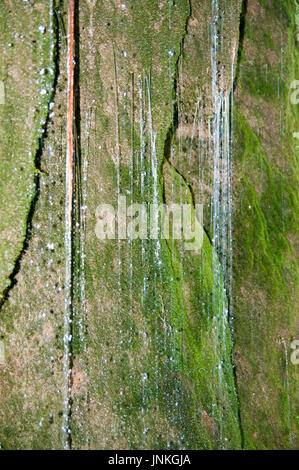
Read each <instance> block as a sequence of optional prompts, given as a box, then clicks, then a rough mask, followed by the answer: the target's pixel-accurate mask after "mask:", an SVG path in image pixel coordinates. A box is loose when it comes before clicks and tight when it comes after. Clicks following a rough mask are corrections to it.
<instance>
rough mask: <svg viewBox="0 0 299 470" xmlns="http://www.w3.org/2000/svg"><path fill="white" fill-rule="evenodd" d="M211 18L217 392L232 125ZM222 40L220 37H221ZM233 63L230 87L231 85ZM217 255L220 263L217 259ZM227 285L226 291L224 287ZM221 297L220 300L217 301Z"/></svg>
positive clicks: (228, 271)
mask: <svg viewBox="0 0 299 470" xmlns="http://www.w3.org/2000/svg"><path fill="white" fill-rule="evenodd" d="M212 12H213V21H212V25H211V67H212V102H213V120H212V128H211V132H212V136H211V137H212V154H213V193H212V200H211V230H212V244H213V248H214V250H213V278H214V289H213V307H214V308H213V310H214V312H215V313H216V316H215V317H214V335H215V338H214V339H215V355H216V357H219V362H218V383H219V393H220V395H221V391H222V388H223V387H225V383H224V377H223V370H222V369H223V367H222V366H223V360H224V358H225V356H226V354H227V350H226V335H227V327H228V326H229V321H228V307H227V301H228V299H227V296H228V295H229V298H230V300H231V297H232V185H231V178H232V176H231V175H232V166H231V165H232V164H231V147H232V136H231V129H232V127H233V121H232V120H231V115H232V105H233V101H232V92H230V91H229V90H224V89H223V84H222V83H220V80H219V71H218V68H217V64H218V44H219V37H218V28H219V20H220V17H219V5H218V0H212ZM220 39H221V41H222V38H220ZM233 65H234V64H232V76H231V86H230V87H232V84H233ZM219 256H220V259H221V264H220V262H219ZM223 281H225V283H226V285H227V292H226V290H225V289H224V287H223ZM219 296H220V301H219ZM219 413H220V416H219V432H220V442H221V445H222V446H223V445H224V443H225V442H226V440H227V439H226V438H225V437H224V435H223V412H222V407H220V411H219Z"/></svg>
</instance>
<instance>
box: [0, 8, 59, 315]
mask: <svg viewBox="0 0 299 470" xmlns="http://www.w3.org/2000/svg"><path fill="white" fill-rule="evenodd" d="M53 10H54V11H53V30H54V31H53V39H54V51H53V66H54V67H53V68H54V78H53V84H52V92H51V95H50V98H49V101H48V111H47V116H46V119H45V123H44V125H43V126H42V131H41V136H40V137H39V139H38V148H37V151H36V153H35V157H34V166H35V170H36V171H35V174H34V190H33V191H34V192H33V197H32V199H31V203H30V207H29V211H28V215H27V219H26V229H25V237H24V241H23V245H22V247H21V250H20V253H19V255H18V257H17V258H16V260H15V263H14V268H13V270H12V273H11V274H10V276H9V285H8V286H7V287H6V289H5V290H4V291H3V292H2V297H1V300H0V313H1V310H2V308H3V306H4V304H5V303H6V302H7V300H8V298H9V296H10V293H11V291H12V289H13V288H14V287H15V285H16V284H17V282H18V281H17V275H18V273H19V271H20V269H21V264H22V260H23V257H24V255H25V253H26V252H27V250H28V247H29V243H30V240H31V237H32V223H33V217H34V214H35V211H36V206H37V202H38V199H39V195H40V179H41V174H43V171H42V167H41V162H42V156H43V151H44V146H45V141H46V139H47V137H48V129H49V124H50V121H51V118H50V115H51V109H50V103H53V102H54V100H55V96H56V91H57V83H58V77H59V61H60V52H61V51H60V30H59V24H58V19H57V14H56V4H55V1H54V2H53Z"/></svg>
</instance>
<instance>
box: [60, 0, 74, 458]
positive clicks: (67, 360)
mask: <svg viewBox="0 0 299 470" xmlns="http://www.w3.org/2000/svg"><path fill="white" fill-rule="evenodd" d="M68 26H69V31H68V53H67V78H68V88H67V97H68V105H67V152H66V175H65V178H66V201H65V235H64V242H65V306H64V308H65V310H64V336H63V346H64V350H63V388H62V396H63V416H62V431H63V432H62V444H63V448H64V449H69V448H70V434H71V430H70V412H71V402H70V391H71V342H72V264H73V260H72V217H73V216H72V214H73V158H74V136H73V124H74V2H73V0H70V1H69V10H68Z"/></svg>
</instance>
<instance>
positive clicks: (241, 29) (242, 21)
mask: <svg viewBox="0 0 299 470" xmlns="http://www.w3.org/2000/svg"><path fill="white" fill-rule="evenodd" d="M247 7H248V0H242V8H241V14H240V23H239V44H238V53H237V65H236V73H235V78H234V81H233V88H232V93H233V94H234V92H235V90H236V87H237V84H238V82H239V79H240V69H241V62H242V56H243V46H244V38H245V29H246V15H247ZM232 112H233V110H232ZM230 122H232V120H231V119H230ZM229 311H230V299H229ZM233 347H234V344H233ZM232 365H233V374H234V382H235V388H236V393H237V400H238V420H239V429H240V434H241V448H242V449H244V447H245V435H244V429H243V425H242V416H241V404H240V392H239V386H238V377H237V368H236V365H235V363H234V351H233V350H232Z"/></svg>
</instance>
